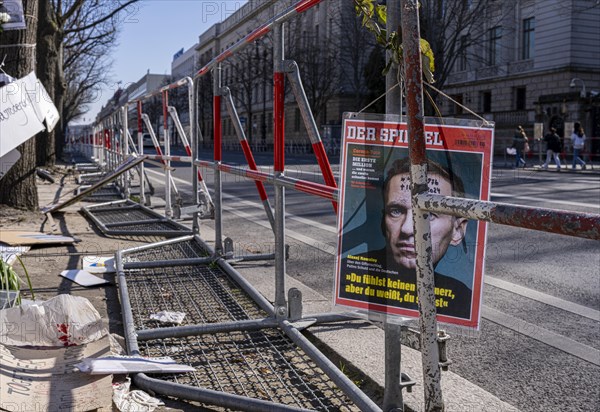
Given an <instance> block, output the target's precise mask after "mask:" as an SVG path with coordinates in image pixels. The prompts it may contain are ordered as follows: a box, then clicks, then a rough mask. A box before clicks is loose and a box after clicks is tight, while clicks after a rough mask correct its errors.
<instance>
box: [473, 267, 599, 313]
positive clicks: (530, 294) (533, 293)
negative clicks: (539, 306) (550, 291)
mask: <svg viewBox="0 0 600 412" xmlns="http://www.w3.org/2000/svg"><path fill="white" fill-rule="evenodd" d="M485 283H486V284H488V285H492V286H494V287H497V288H500V289H504V290H507V291H509V292H512V293H514V294H517V295H520V296H524V297H526V298H529V299H532V300H535V301H538V302H541V303H545V304H546V305H549V306H554V307H555V308H559V309H563V310H565V311H567V312H571V313H574V314H576V315H579V316H583V317H584V318H588V319H592V320H595V321H597V322H600V311H598V310H595V309H592V308H588V307H586V306H582V305H578V304H577V303H573V302H569V301H568V300H564V299H560V298H557V297H554V296H551V295H547V294H545V293H542V292H538V291H537V290H533V289H529V288H526V287H524V286H519V285H517V284H514V283H511V282H507V281H505V280H502V279H498V278H495V277H493V276H487V275H486V276H485Z"/></svg>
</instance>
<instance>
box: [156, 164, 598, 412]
mask: <svg viewBox="0 0 600 412" xmlns="http://www.w3.org/2000/svg"><path fill="white" fill-rule="evenodd" d="M208 155H210V153H209V154H207V157H206V159H207V160H208ZM286 161H287V166H286V170H287V172H286V174H288V175H289V176H291V177H296V178H302V179H305V180H311V181H317V182H320V181H321V180H320V177H319V176H320V173H319V170H318V167H317V166H316V165H315V162H314V161H313V160H312V158H311V157H309V156H306V157H298V158H296V159H290V158H289V157H288V159H287V160H286ZM224 162H225V163H237V164H244V161H243V158H242V156H241V154H239V153H225V154H224ZM257 163H258V164H259V165H262V168H263V170H265V171H268V170H270V169H269V167H268V166H267V165H269V164H272V155H266V154H263V155H258V156H257ZM174 167H175V168H176V170H175V171H174V176H175V181H176V184H177V186H178V189H179V191H180V193H181V194H182V197H183V199H184V202H185V204H190V199H191V183H189V182H190V177H191V173H190V170H189V165H188V166H186V165H185V164H174ZM333 169H334V172H337V169H338V167H337V163H336V164H335V165H334V166H333ZM271 171H272V169H271ZM202 172H203V174H204V178H205V180H206V182H207V184H208V186H209V188H210V187H211V186H212V181H213V180H212V175H213V173H212V171H211V170H203V171H202ZM148 174H149V176H150V179H151V180H152V183H153V184H154V185H155V186H156V189H157V194H158V195H160V193H161V191H163V192H164V189H163V188H162V187H161V182H162V181H163V178H162V177H161V174H160V172H158V171H157V169H152V168H151V169H150V170H149V172H148ZM336 176H337V174H336ZM223 189H224V219H225V221H224V233H225V234H226V235H228V236H230V237H232V239H233V240H234V242H235V243H236V246H237V247H240V248H245V249H249V250H252V251H255V252H256V251H261V252H267V251H272V249H273V238H272V233H271V231H270V227H269V223H268V221H267V219H266V217H265V213H264V210H263V208H262V205H261V203H260V202H259V200H258V196H257V194H256V189H255V186H254V184H253V183H252V182H248V181H246V180H244V179H242V178H240V177H236V176H231V175H224V176H223ZM267 189H268V193H269V196H270V199H274V197H273V190H272V188H271V187H269V186H267ZM492 200H494V201H500V202H506V203H514V204H520V205H528V206H533V207H545V208H554V209H564V210H572V211H581V212H590V213H600V174H573V173H556V172H541V171H522V170H518V171H516V170H510V169H504V168H495V169H494V172H493V175H492ZM271 201H272V202H274V200H271ZM286 210H287V219H286V231H287V236H288V239H287V243H288V244H290V245H291V250H290V259H289V261H288V262H287V273H288V274H289V275H291V276H293V277H295V278H297V279H298V280H300V281H301V282H303V283H305V284H306V285H308V286H310V287H311V288H313V289H315V290H317V291H319V292H320V293H321V294H323V295H325V296H328V297H331V295H332V291H333V272H334V253H335V246H336V235H335V234H336V219H335V214H334V212H333V208H332V205H331V202H329V201H327V200H325V199H319V198H314V197H310V196H308V195H305V194H302V193H299V192H295V191H291V190H286ZM203 224H207V225H211V226H212V225H213V222H212V221H207V222H204V223H203ZM486 256H487V257H486V271H485V279H486V280H485V282H486V283H485V287H484V306H483V311H482V322H481V328H480V330H479V331H465V330H452V331H451V335H452V341H451V344H450V357H451V358H452V360H453V362H454V364H453V365H452V366H451V369H452V371H454V372H455V373H458V374H459V375H461V376H463V377H465V378H467V379H468V380H470V381H472V382H474V383H475V384H477V385H479V386H481V387H482V388H484V389H486V390H487V391H489V392H491V393H493V394H494V395H496V396H497V397H499V398H500V399H502V400H504V401H506V402H508V403H510V404H512V405H514V406H516V407H518V408H519V409H521V410H524V411H532V412H533V411H535V412H537V411H561V412H562V411H598V410H599V409H598V400H600V242H597V241H592V240H585V239H579V238H575V237H569V236H562V235H554V234H549V233H544V232H537V231H531V230H524V229H518V228H513V227H509V226H502V225H496V224H490V225H489V226H488V243H487V254H486Z"/></svg>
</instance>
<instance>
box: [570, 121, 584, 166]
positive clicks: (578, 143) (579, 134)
mask: <svg viewBox="0 0 600 412" xmlns="http://www.w3.org/2000/svg"><path fill="white" fill-rule="evenodd" d="M571 141H572V142H573V164H572V169H573V170H575V169H576V168H577V163H579V164H580V165H581V170H585V169H586V166H585V162H584V161H583V159H582V158H581V157H579V154H580V153H581V152H582V151H583V146H584V145H585V132H584V130H583V127H581V124H580V123H575V124H574V125H573V134H572V135H571Z"/></svg>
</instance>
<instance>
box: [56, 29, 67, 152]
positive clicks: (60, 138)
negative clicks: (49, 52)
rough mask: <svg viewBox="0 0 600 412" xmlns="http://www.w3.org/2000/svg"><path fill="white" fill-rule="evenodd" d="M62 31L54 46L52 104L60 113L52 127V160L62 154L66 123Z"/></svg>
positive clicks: (65, 82)
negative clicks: (54, 73)
mask: <svg viewBox="0 0 600 412" xmlns="http://www.w3.org/2000/svg"><path fill="white" fill-rule="evenodd" d="M63 37H64V36H63V33H62V31H61V32H60V33H59V34H58V35H57V37H56V38H55V47H56V49H57V50H58V56H57V59H56V78H55V85H54V87H55V100H54V105H55V106H56V108H57V109H58V112H59V113H60V119H59V120H58V123H57V124H56V129H54V142H53V143H54V160H56V158H57V157H59V158H60V156H62V150H63V146H64V141H65V129H66V126H67V125H66V124H65V122H64V106H65V95H66V93H67V81H66V79H65V72H64V70H63V61H64V46H63V42H62V40H63Z"/></svg>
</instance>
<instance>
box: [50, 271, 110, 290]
mask: <svg viewBox="0 0 600 412" xmlns="http://www.w3.org/2000/svg"><path fill="white" fill-rule="evenodd" d="M60 276H62V277H63V278H67V279H69V280H71V281H73V282H75V283H77V284H78V285H81V286H86V287H89V286H98V285H105V284H107V283H108V280H104V279H101V278H99V277H98V276H94V275H92V274H91V273H89V272H86V271H85V270H78V269H71V270H63V271H62V272H60Z"/></svg>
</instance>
